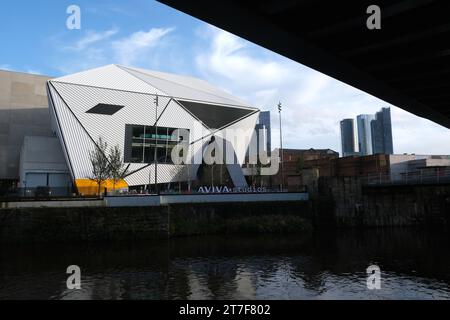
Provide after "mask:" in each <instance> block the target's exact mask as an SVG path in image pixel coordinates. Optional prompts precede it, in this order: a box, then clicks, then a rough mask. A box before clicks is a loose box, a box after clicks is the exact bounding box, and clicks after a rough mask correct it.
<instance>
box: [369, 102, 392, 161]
mask: <svg viewBox="0 0 450 320" xmlns="http://www.w3.org/2000/svg"><path fill="white" fill-rule="evenodd" d="M371 132H372V151H373V153H374V154H377V153H381V154H394V147H393V142H392V124H391V109H390V108H382V109H381V111H379V112H377V113H376V114H375V119H374V120H372V122H371Z"/></svg>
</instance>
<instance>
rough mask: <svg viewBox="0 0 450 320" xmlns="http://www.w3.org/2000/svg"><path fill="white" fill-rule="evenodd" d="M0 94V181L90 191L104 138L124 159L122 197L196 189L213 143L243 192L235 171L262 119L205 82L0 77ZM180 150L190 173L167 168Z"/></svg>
mask: <svg viewBox="0 0 450 320" xmlns="http://www.w3.org/2000/svg"><path fill="white" fill-rule="evenodd" d="M0 90H1V92H0V93H1V94H0V99H1V100H0V101H1V102H0V106H1V108H0V113H3V114H2V116H1V117H0V121H1V122H2V124H1V126H0V128H1V132H0V138H1V139H0V164H1V166H0V170H1V171H0V180H3V181H7V183H10V182H11V181H14V182H15V183H17V184H18V185H19V186H22V187H31V186H33V187H35V186H38V185H39V186H40V185H42V184H44V185H48V186H50V187H53V186H57V187H63V186H66V185H67V184H68V181H70V182H71V184H72V185H73V186H75V187H76V188H77V189H83V188H92V186H93V185H94V184H95V183H94V182H93V181H92V180H91V179H90V178H91V177H92V164H91V161H90V156H89V155H90V153H91V152H93V151H94V150H96V149H97V142H98V140H99V139H100V138H101V139H102V140H103V141H105V142H106V143H107V144H108V146H110V147H114V146H118V147H119V149H120V150H121V151H122V152H123V159H124V163H125V165H126V166H127V167H128V174H127V175H126V177H125V178H124V180H123V181H121V182H120V183H119V185H118V186H120V188H123V187H142V186H144V187H145V186H149V185H150V184H152V185H153V184H155V182H156V183H157V184H169V183H173V182H188V181H194V180H195V179H196V178H197V173H198V171H199V168H200V167H201V166H204V165H205V163H204V162H202V159H203V153H204V152H206V150H207V149H208V148H210V147H211V145H212V144H213V143H215V144H217V145H218V146H219V145H220V146H224V149H225V150H231V152H232V153H233V154H234V159H235V163H234V164H227V165H226V167H227V170H228V172H229V175H230V177H231V179H232V181H233V185H234V186H246V180H245V178H244V175H243V173H242V169H241V165H242V164H243V162H244V158H245V154H246V151H247V146H248V141H249V140H250V139H249V137H251V135H252V134H253V131H254V128H255V124H256V123H257V120H258V117H259V110H258V109H257V108H255V107H253V106H251V105H249V104H247V103H245V102H242V101H240V100H239V99H237V98H235V97H234V96H232V95H230V94H228V93H226V92H224V91H222V90H220V89H217V88H215V87H213V86H212V85H210V84H208V83H207V82H205V81H203V80H200V79H196V78H191V77H185V76H179V75H174V74H167V73H162V72H155V71H148V70H142V69H136V68H130V67H124V66H118V65H108V66H104V67H100V68H96V69H92V70H88V71H84V72H80V73H76V74H73V75H68V76H64V77H61V78H56V79H50V80H49V78H48V77H41V76H33V75H23V74H18V73H13V72H2V73H0ZM177 129H184V132H187V136H183V135H181V134H180V132H179V131H177ZM233 129H236V130H233ZM25 137H27V138H25ZM180 142H183V143H184V145H187V147H186V150H187V152H186V153H187V154H186V155H185V156H186V159H187V161H188V163H190V165H182V164H175V163H173V160H172V158H171V156H170V155H171V152H172V150H173V148H174V146H175V145H177V144H178V143H180ZM225 150H224V152H225ZM21 154H22V158H21ZM61 159H64V161H61ZM51 164H53V165H51ZM27 170H28V171H27ZM64 174H65V175H66V176H62V175H64ZM102 187H106V188H111V182H106V183H105V184H104V186H102Z"/></svg>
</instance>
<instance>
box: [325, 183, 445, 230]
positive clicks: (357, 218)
mask: <svg viewBox="0 0 450 320" xmlns="http://www.w3.org/2000/svg"><path fill="white" fill-rule="evenodd" d="M320 191H321V194H322V196H323V195H326V196H327V197H328V199H330V200H331V201H332V202H333V206H334V216H333V219H334V222H335V224H336V226H338V227H355V226H365V227H383V226H439V227H443V228H450V185H409V186H407V185H404V186H363V185H362V184H361V181H360V179H358V178H355V177H345V178H344V177H343V178H330V179H326V181H322V182H321V188H320Z"/></svg>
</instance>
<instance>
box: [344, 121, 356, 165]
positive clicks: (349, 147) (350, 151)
mask: <svg viewBox="0 0 450 320" xmlns="http://www.w3.org/2000/svg"><path fill="white" fill-rule="evenodd" d="M354 127H355V124H354V121H353V119H344V120H342V121H341V147H342V156H343V157H347V156H352V155H355V130H354Z"/></svg>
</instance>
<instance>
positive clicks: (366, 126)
mask: <svg viewBox="0 0 450 320" xmlns="http://www.w3.org/2000/svg"><path fill="white" fill-rule="evenodd" d="M373 120H375V116H374V115H373V114H360V115H359V116H358V117H357V118H356V122H357V124H358V146H359V154H360V155H362V156H367V155H371V154H373V151H372V126H371V122H372V121H373Z"/></svg>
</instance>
